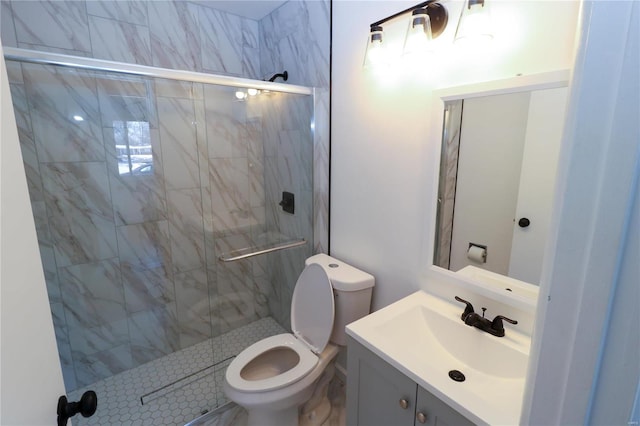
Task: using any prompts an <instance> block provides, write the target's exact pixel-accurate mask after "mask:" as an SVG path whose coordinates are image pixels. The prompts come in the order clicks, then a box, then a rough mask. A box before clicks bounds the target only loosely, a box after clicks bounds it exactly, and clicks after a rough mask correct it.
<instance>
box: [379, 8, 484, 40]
mask: <svg viewBox="0 0 640 426" xmlns="http://www.w3.org/2000/svg"><path fill="white" fill-rule="evenodd" d="M469 1H477V2H480V1H484V0H469ZM420 9H423V10H425V11H426V12H427V14H428V15H429V18H430V19H431V31H432V34H433V37H434V38H436V37H438V36H439V35H440V34H442V32H443V31H444V29H445V27H446V26H447V22H448V20H449V19H448V14H447V9H446V8H445V7H444V6H443V5H442V4H440V3H438V0H427V1H423V2H422V3H418V4H416V5H414V6H411V7H409V8H407V9H404V10H401V11H400V12H398V13H394V14H393V15H390V16H387V17H386V18H383V19H380V20H379V21H376V22H374V23H373V24H371V25H370V27H371V28H370V31H371V33H372V34H373V33H374V32H381V31H382V27H381V25H382V24H384V23H385V22H388V21H390V20H392V19H395V18H397V17H399V16H402V15H404V14H407V13H409V12H413V11H415V10H420ZM378 39H380V36H378Z"/></svg>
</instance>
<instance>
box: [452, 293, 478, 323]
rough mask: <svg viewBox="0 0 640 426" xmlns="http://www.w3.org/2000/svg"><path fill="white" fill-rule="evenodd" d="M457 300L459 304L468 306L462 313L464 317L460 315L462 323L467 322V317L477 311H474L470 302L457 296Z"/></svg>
mask: <svg viewBox="0 0 640 426" xmlns="http://www.w3.org/2000/svg"><path fill="white" fill-rule="evenodd" d="M455 299H456V300H457V301H458V302H462V303H464V304H466V305H467V306H466V308H464V312H463V313H462V315H460V318H462V321H465V320H466V319H467V317H468V316H469V314H472V313H474V312H475V311H474V310H473V305H472V304H471V303H469V302H467V301H466V300H464V299H462V298H460V297H458V296H456V297H455Z"/></svg>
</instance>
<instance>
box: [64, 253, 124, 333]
mask: <svg viewBox="0 0 640 426" xmlns="http://www.w3.org/2000/svg"><path fill="white" fill-rule="evenodd" d="M59 273H60V290H61V292H62V294H64V295H65V296H67V295H73V296H72V297H69V296H67V297H64V298H63V304H64V308H65V313H66V314H65V317H66V321H67V325H68V326H69V327H70V328H72V327H87V328H90V327H97V326H102V325H105V324H110V323H113V322H116V321H119V320H121V319H123V318H126V311H125V304H124V294H123V291H122V285H121V281H120V268H119V264H118V260H117V259H109V260H104V261H100V262H94V263H87V264H83V265H72V266H67V267H64V268H59Z"/></svg>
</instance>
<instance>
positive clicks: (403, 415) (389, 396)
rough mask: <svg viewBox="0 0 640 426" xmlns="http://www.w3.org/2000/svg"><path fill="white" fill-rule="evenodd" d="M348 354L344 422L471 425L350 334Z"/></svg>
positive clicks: (395, 425) (362, 424)
mask: <svg viewBox="0 0 640 426" xmlns="http://www.w3.org/2000/svg"><path fill="white" fill-rule="evenodd" d="M347 357H348V358H347V363H348V364H347V368H348V374H347V425H349V426H355V425H359V426H375V425H380V426H390V425H393V426H410V425H415V426H420V425H423V424H424V425H429V426H436V425H437V426H446V425H455V426H466V425H473V423H472V422H470V421H469V420H468V419H467V418H465V417H464V416H462V415H461V414H460V413H458V412H457V411H455V410H454V409H453V408H451V407H449V406H448V405H447V404H445V403H444V402H442V401H441V400H440V399H438V398H436V397H435V396H434V395H432V394H431V393H430V392H428V391H427V390H425V389H423V388H422V387H420V386H419V385H417V384H416V383H415V382H414V381H413V380H411V379H410V378H408V377H407V376H405V375H404V374H403V373H401V372H400V371H398V370H396V369H395V368H394V367H393V366H391V365H390V364H388V363H387V362H385V361H384V360H382V358H380V357H378V356H377V355H375V354H374V353H373V352H371V351H370V350H368V349H367V348H365V347H364V346H362V345H361V344H360V343H358V342H357V341H355V340H354V339H352V338H351V337H349V339H348V350H347Z"/></svg>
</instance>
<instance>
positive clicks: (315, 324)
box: [291, 263, 335, 354]
mask: <svg viewBox="0 0 640 426" xmlns="http://www.w3.org/2000/svg"><path fill="white" fill-rule="evenodd" d="M334 309H335V307H334V303H333V288H332V286H331V281H330V280H329V277H328V276H327V273H326V272H325V270H324V268H323V267H322V266H320V265H317V264H315V263H312V264H311V265H308V266H307V267H305V268H304V270H303V271H302V273H301V274H300V277H299V278H298V282H296V287H295V289H294V290H293V299H292V300H291V329H292V330H293V334H295V336H296V337H297V338H298V339H300V340H301V341H302V342H303V343H305V344H306V345H307V346H309V349H311V351H312V352H314V353H315V354H320V353H321V352H322V351H323V350H324V348H325V346H327V343H328V342H329V338H330V337H331V331H332V330H333V317H334Z"/></svg>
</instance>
